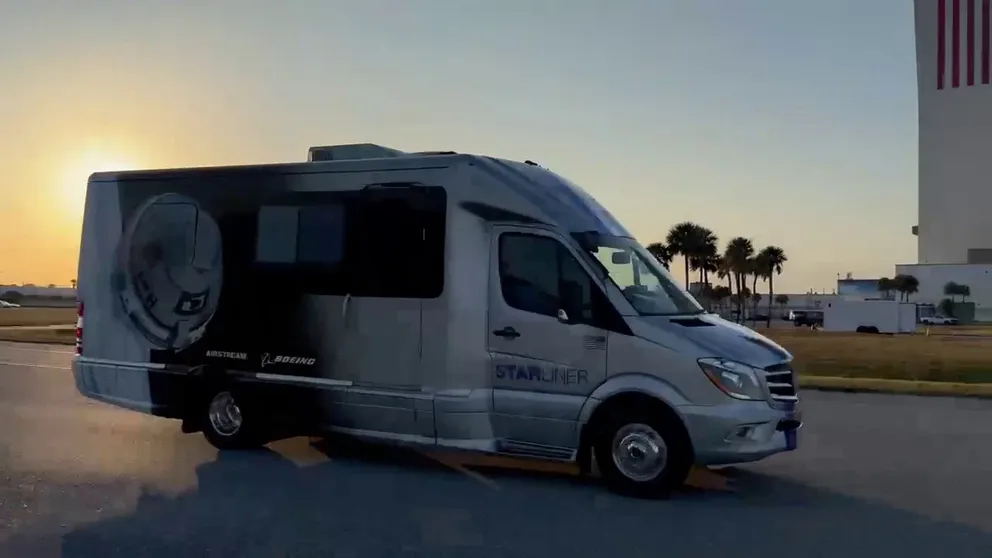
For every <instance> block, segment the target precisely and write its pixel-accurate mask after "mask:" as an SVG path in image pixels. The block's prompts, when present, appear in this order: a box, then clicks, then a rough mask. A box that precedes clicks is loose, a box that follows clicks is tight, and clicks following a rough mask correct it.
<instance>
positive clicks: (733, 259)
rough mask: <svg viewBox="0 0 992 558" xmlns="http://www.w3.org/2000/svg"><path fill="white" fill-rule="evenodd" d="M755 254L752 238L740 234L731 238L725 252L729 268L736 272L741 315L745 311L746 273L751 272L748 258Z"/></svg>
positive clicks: (724, 255)
mask: <svg viewBox="0 0 992 558" xmlns="http://www.w3.org/2000/svg"><path fill="white" fill-rule="evenodd" d="M753 255H754V244H753V243H751V239H749V238H744V237H743V236H738V237H735V238H732V239H730V242H728V243H727V248H726V249H725V250H724V252H723V258H724V260H725V261H726V262H727V265H728V266H729V269H730V270H731V272H732V273H733V274H734V279H735V282H736V284H737V311H738V312H739V316H740V315H743V312H744V301H745V297H744V290H745V289H746V287H745V285H744V277H745V274H747V273H750V271H749V268H748V265H749V264H748V260H750V259H751V256H753Z"/></svg>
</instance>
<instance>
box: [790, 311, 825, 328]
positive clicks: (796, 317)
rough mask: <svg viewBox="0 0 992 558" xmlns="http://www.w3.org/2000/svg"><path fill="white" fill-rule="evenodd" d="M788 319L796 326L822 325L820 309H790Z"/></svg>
mask: <svg viewBox="0 0 992 558" xmlns="http://www.w3.org/2000/svg"><path fill="white" fill-rule="evenodd" d="M789 319H790V320H792V324H793V325H795V326H796V327H802V326H807V327H808V326H814V325H816V326H822V325H823V311H822V310H792V311H790V312H789Z"/></svg>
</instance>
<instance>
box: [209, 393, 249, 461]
mask: <svg viewBox="0 0 992 558" xmlns="http://www.w3.org/2000/svg"><path fill="white" fill-rule="evenodd" d="M239 395H240V394H239V393H238V392H237V391H236V390H235V389H233V387H231V386H227V385H222V386H217V387H215V388H213V389H210V390H208V392H207V397H206V398H205V399H206V405H204V410H203V412H204V413H205V415H206V416H204V417H203V436H204V437H205V438H206V439H207V441H208V442H210V444H211V445H212V446H214V447H215V448H217V449H219V450H238V449H253V448H257V447H260V446H262V445H263V443H262V438H261V436H259V435H258V431H257V429H256V428H255V425H254V422H253V417H252V416H251V410H250V409H251V407H250V405H246V401H245V398H244V397H239Z"/></svg>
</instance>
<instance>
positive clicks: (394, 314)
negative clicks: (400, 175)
mask: <svg viewBox="0 0 992 558" xmlns="http://www.w3.org/2000/svg"><path fill="white" fill-rule="evenodd" d="M444 216H445V193H444V189H443V188H439V187H426V186H421V185H415V184H388V185H376V186H370V187H367V188H365V189H364V190H362V192H361V194H360V196H359V199H358V202H357V204H356V205H355V206H354V211H352V212H351V213H350V215H349V221H350V225H349V227H348V228H349V230H348V236H349V241H348V251H349V256H348V258H347V259H348V261H349V264H348V265H349V268H350V271H349V274H350V276H351V278H350V280H349V283H350V285H349V289H348V292H349V295H348V297H347V300H346V301H344V302H343V304H342V311H341V313H342V316H343V321H342V328H343V330H342V343H343V344H344V345H346V346H345V347H342V351H343V355H344V358H343V362H341V366H342V368H344V369H345V370H347V373H348V376H349V378H348V379H350V380H351V381H352V382H353V386H352V387H351V388H349V393H348V397H347V402H346V403H345V405H346V407H347V409H346V411H347V415H348V416H347V417H346V418H347V427H348V428H350V429H353V430H360V431H365V432H367V433H378V435H380V436H384V437H397V436H399V437H403V438H404V439H409V437H411V436H414V437H417V438H418V439H421V441H427V439H431V440H432V439H433V438H434V435H435V432H434V420H433V400H432V399H431V396H430V395H428V394H425V393H424V392H423V391H422V390H421V389H420V387H421V384H422V377H421V374H420V354H421V335H422V331H421V313H422V311H423V310H422V304H423V300H425V299H428V298H436V297H438V296H440V295H441V290H442V288H443V280H444V269H443V265H444V237H443V235H444Z"/></svg>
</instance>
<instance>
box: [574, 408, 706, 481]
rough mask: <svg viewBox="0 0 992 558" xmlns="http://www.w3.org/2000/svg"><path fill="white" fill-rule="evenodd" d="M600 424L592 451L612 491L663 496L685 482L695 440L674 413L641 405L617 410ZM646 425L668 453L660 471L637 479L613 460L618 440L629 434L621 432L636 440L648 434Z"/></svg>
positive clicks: (690, 466)
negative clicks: (692, 439) (632, 436)
mask: <svg viewBox="0 0 992 558" xmlns="http://www.w3.org/2000/svg"><path fill="white" fill-rule="evenodd" d="M597 426H598V427H597V428H596V435H595V438H594V440H593V451H594V452H595V455H596V465H597V466H598V467H599V471H600V474H601V475H602V477H603V481H604V482H605V483H606V487H607V488H608V489H609V490H610V491H612V492H615V493H617V494H622V495H624V496H630V497H634V498H645V499H663V498H667V497H668V496H669V495H670V494H671V492H672V491H673V490H675V489H677V488H679V487H681V486H682V485H683V484H685V480H686V478H687V477H688V476H689V470H690V469H691V468H692V463H693V460H694V458H693V451H692V443H691V442H690V441H689V438H688V435H687V434H686V432H685V429H684V428H683V426H682V423H681V421H680V420H679V418H678V417H677V416H674V413H671V412H665V411H664V410H660V409H656V408H650V407H648V408H644V407H642V406H638V407H635V408H632V409H624V410H614V411H613V412H611V413H609V414H607V415H606V416H605V417H603V420H602V422H601V424H599V425H597ZM643 427H647V428H649V429H650V430H651V431H653V433H654V434H656V435H657V436H658V437H660V439H661V441H662V442H663V443H664V447H665V449H666V454H667V456H666V459H665V462H664V466H663V467H662V468H661V470H660V472H658V473H657V474H656V475H653V476H650V477H645V478H640V479H638V478H632V476H630V475H628V474H626V473H624V472H623V471H621V469H620V468H619V467H618V466H617V463H616V462H615V461H614V458H613V455H614V451H613V449H614V445H615V442H616V441H617V440H619V439H623V438H624V437H626V436H625V435H624V434H621V432H622V431H627V432H628V435H630V434H633V435H634V436H635V438H634V439H635V440H636V439H637V438H636V436H640V435H643V434H645V433H646V432H645V429H644V428H643ZM648 434H649V433H648ZM629 439H631V438H628V440H629Z"/></svg>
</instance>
